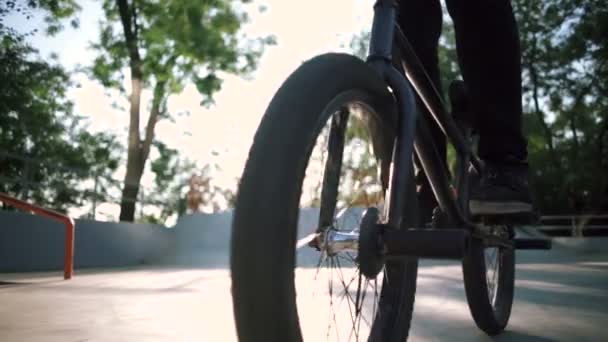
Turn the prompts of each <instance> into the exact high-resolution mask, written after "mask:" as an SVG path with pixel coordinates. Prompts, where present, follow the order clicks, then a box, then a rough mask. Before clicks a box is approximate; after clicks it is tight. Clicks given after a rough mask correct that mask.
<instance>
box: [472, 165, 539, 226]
mask: <svg viewBox="0 0 608 342" xmlns="http://www.w3.org/2000/svg"><path fill="white" fill-rule="evenodd" d="M484 165H485V166H484V171H483V174H482V175H481V177H473V182H472V188H471V194H470V197H469V199H470V200H469V210H470V212H471V215H472V216H485V215H489V216H492V215H519V214H531V213H533V211H534V209H533V206H532V195H531V193H530V185H529V183H528V163H526V162H522V161H516V160H507V161H503V162H491V161H485V163H484Z"/></svg>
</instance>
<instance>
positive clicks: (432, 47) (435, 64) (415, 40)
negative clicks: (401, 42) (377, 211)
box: [398, 0, 446, 222]
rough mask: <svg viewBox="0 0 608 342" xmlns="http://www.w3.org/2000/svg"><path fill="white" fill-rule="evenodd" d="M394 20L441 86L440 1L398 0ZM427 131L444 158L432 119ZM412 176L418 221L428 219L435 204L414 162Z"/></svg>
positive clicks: (443, 144)
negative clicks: (413, 178) (415, 186)
mask: <svg viewBox="0 0 608 342" xmlns="http://www.w3.org/2000/svg"><path fill="white" fill-rule="evenodd" d="M398 21H399V26H400V27H401V29H402V30H403V33H404V34H405V36H406V37H407V39H408V41H409V42H410V44H412V47H413V48H414V51H415V52H416V55H417V56H418V58H419V59H420V61H421V62H422V64H423V66H424V68H425V69H426V71H427V73H428V74H429V77H430V78H431V80H432V81H433V83H434V84H435V87H437V89H441V88H440V81H439V61H438V57H437V45H438V43H439V37H440V36H441V24H442V11H441V3H440V2H439V0H400V1H399V18H398ZM418 107H419V108H425V110H426V107H424V106H423V105H422V104H420V105H419V106H418ZM431 134H432V135H433V138H434V139H435V141H436V143H437V148H438V150H439V151H438V152H439V153H440V155H441V156H442V157H443V159H444V160H445V155H446V142H445V136H444V134H443V133H442V132H441V130H440V129H439V127H438V126H437V125H436V124H435V123H434V122H432V127H431ZM416 179H417V183H418V186H419V202H420V206H421V208H422V213H421V216H422V217H421V219H422V220H423V221H422V222H429V221H430V219H431V215H432V212H433V208H435V207H436V205H437V204H436V201H435V196H434V195H433V192H432V190H431V187H430V185H429V183H428V180H427V179H426V177H425V176H424V174H423V173H422V169H421V167H420V164H419V163H417V172H416Z"/></svg>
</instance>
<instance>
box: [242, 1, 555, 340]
mask: <svg viewBox="0 0 608 342" xmlns="http://www.w3.org/2000/svg"><path fill="white" fill-rule="evenodd" d="M396 10H397V9H396V7H395V4H394V1H390V0H378V1H377V2H376V5H375V6H374V19H373V24H372V32H371V38H370V49H369V56H368V58H367V60H366V61H365V62H364V61H362V60H360V59H359V58H356V57H354V56H351V55H347V54H324V55H321V56H318V57H315V58H313V59H311V60H309V61H307V62H305V63H304V64H302V65H301V66H300V67H299V68H298V69H297V70H296V71H295V72H293V73H292V74H291V75H290V76H289V77H288V78H287V80H286V81H285V82H284V83H283V85H282V86H281V87H280V89H279V90H278V92H277V93H276V94H275V95H274V97H273V99H272V101H271V102H270V104H269V106H268V108H267V110H266V112H265V114H264V117H263V119H262V121H261V124H260V126H259V128H258V131H257V133H256V135H255V139H254V142H253V145H252V147H251V150H250V153H249V157H248V160H247V163H246V167H245V170H244V173H243V176H242V178H241V181H240V185H239V189H238V195H237V200H236V206H235V212H234V219H233V225H232V242H231V277H232V297H233V309H234V316H235V322H236V328H237V333H238V336H239V340H240V341H281V342H282V341H301V340H306V341H315V340H320V339H326V340H336V341H338V340H343V341H347V340H368V341H382V342H385V341H405V340H406V339H407V336H408V333H409V327H410V322H411V319H412V312H413V308H414V299H415V292H416V280H417V272H418V259H419V258H439V259H458V260H462V266H463V279H464V287H465V291H466V297H467V302H468V305H469V308H470V312H471V314H472V316H473V319H474V321H475V323H476V324H477V326H478V327H479V328H480V329H481V330H483V331H484V332H486V333H487V334H489V335H495V334H498V333H500V332H501V331H502V330H504V328H505V326H506V325H507V322H508V320H509V316H510V313H511V306H512V302H513V290H514V278H515V250H516V249H548V248H550V241H548V240H544V239H539V238H529V239H518V238H516V237H515V234H514V230H513V225H514V223H513V222H512V221H509V220H505V219H504V218H500V217H472V216H471V215H470V213H469V210H468V192H469V189H470V183H471V181H472V180H473V177H474V175H475V173H477V174H481V171H482V169H483V167H484V165H483V161H481V160H480V159H479V158H478V156H477V155H476V154H475V153H474V151H473V147H472V146H473V145H472V140H473V139H472V138H473V133H474V121H475V120H474V119H475V118H474V115H473V114H472V113H471V111H469V110H468V109H467V100H466V89H465V88H464V86H463V84H462V83H461V82H455V83H453V85H452V87H451V89H450V100H451V103H452V106H451V107H452V113H448V111H447V109H446V106H445V104H444V103H443V101H442V98H441V96H440V95H439V93H438V91H437V90H436V89H435V88H434V86H433V84H432V82H431V81H430V79H429V78H428V76H427V74H426V72H425V70H424V68H423V67H422V65H421V63H420V61H419V60H418V58H417V57H416V55H415V53H414V51H413V49H412V47H411V45H410V44H409V42H408V40H407V38H406V37H405V36H404V35H403V33H402V32H401V30H400V28H399V27H398V26H397V24H396V20H395V18H396V13H397V12H396ZM420 105H424V106H425V107H426V108H427V109H428V112H427V111H421V110H419V107H420ZM427 113H430V115H428V114H427ZM430 120H434V121H435V123H436V124H437V125H438V126H439V127H440V128H441V130H442V131H443V133H444V134H445V135H446V137H447V138H448V141H449V142H450V143H451V144H452V146H453V147H454V149H455V151H456V156H457V158H456V159H457V163H456V167H455V172H454V177H452V176H451V174H450V170H449V168H448V167H447V165H446V161H445V160H442V158H440V157H439V154H438V153H437V149H436V145H435V143H434V140H433V139H432V137H431V134H430V132H429V125H430V124H431V123H430ZM370 151H371V152H370ZM370 153H371V155H372V156H373V158H370ZM413 156H416V157H417V159H418V160H419V164H420V167H421V168H422V169H423V170H424V174H425V175H426V177H427V179H428V181H429V183H430V185H431V187H432V190H433V193H434V195H435V198H436V200H437V203H438V208H437V209H435V215H434V219H433V222H432V223H431V224H430V225H423V224H422V223H421V222H420V220H419V218H418V213H419V211H420V209H421V208H420V206H419V203H418V198H417V195H416V184H415V179H414V167H415V163H414V158H413ZM309 179H312V180H313V181H312V182H309V181H308V180H309ZM311 184H313V185H312V186H311ZM355 188H356V190H354V189H355ZM311 189H312V190H311ZM313 190H314V191H313ZM315 191H316V192H315ZM313 192H315V193H316V195H311V193H313ZM304 207H314V208H316V209H303V208H304ZM311 216H314V217H316V218H314V219H313V220H310V217H311ZM349 218H350V220H349ZM307 229H308V230H307ZM319 284H320V285H319ZM319 287H321V289H320V290H319ZM308 292H311V293H312V294H311V295H307V293H308ZM305 317H307V318H305Z"/></svg>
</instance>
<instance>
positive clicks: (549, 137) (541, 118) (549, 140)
mask: <svg viewBox="0 0 608 342" xmlns="http://www.w3.org/2000/svg"><path fill="white" fill-rule="evenodd" d="M528 71H529V72H530V81H531V82H532V97H533V100H534V113H535V114H536V118H537V119H538V122H539V123H540V126H541V127H542V129H543V135H544V136H545V144H546V145H547V149H548V150H549V158H550V159H551V162H552V163H553V165H554V166H555V167H556V170H558V169H559V163H558V161H557V158H556V155H555V147H554V146H553V133H551V129H550V128H549V125H547V123H546V122H545V115H544V113H543V111H542V109H540V104H539V101H538V75H537V74H536V68H535V67H534V66H533V65H532V63H529V64H528Z"/></svg>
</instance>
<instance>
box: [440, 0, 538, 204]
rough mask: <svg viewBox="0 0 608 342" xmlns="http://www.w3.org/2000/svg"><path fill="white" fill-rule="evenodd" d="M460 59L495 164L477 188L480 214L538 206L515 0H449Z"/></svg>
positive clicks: (482, 144)
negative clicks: (530, 170)
mask: <svg viewBox="0 0 608 342" xmlns="http://www.w3.org/2000/svg"><path fill="white" fill-rule="evenodd" d="M446 3H447V6H448V10H449V12H450V15H451V16H452V19H453V21H454V28H455V31H456V44H457V51H458V60H459V63H460V68H461V71H462V74H463V78H464V81H465V84H466V86H467V88H468V91H469V95H470V97H471V100H472V105H473V108H474V109H475V110H476V112H477V113H478V115H477V117H478V123H477V124H478V129H479V133H480V141H479V155H480V157H481V158H483V159H484V160H485V161H486V162H487V164H488V165H489V167H488V168H487V170H488V172H487V174H485V175H482V179H481V183H480V184H479V185H478V189H473V191H472V193H471V203H470V204H471V211H472V212H473V213H474V214H494V213H495V214H503V213H510V212H525V211H530V210H531V209H532V206H531V199H530V191H529V186H528V182H527V163H526V162H525V161H526V158H527V150H526V140H525V138H524V136H523V134H522V103H521V92H522V90H521V62H520V58H521V52H520V46H519V35H518V31H517V24H516V22H515V18H514V15H513V9H512V7H511V3H510V1H509V0H492V1H487V0H467V1H461V0H446Z"/></svg>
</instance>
